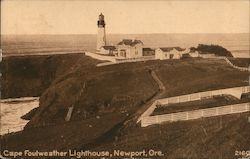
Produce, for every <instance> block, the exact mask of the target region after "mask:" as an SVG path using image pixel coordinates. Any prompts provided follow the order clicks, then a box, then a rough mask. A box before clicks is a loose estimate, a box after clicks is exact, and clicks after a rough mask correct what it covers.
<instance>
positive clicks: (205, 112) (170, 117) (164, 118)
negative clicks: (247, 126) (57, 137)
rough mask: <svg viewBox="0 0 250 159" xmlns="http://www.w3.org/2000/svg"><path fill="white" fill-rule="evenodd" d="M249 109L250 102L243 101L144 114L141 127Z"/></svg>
mask: <svg viewBox="0 0 250 159" xmlns="http://www.w3.org/2000/svg"><path fill="white" fill-rule="evenodd" d="M247 111H250V103H241V104H234V105H227V106H221V107H214V108H207V109H199V110H194V111H185V112H179V113H171V114H164V115H155V116H144V117H142V119H141V127H146V126H149V125H153V124H160V123H163V122H173V121H180V120H192V119H198V118H202V117H212V116H219V115H226V114H234V113H242V112H247Z"/></svg>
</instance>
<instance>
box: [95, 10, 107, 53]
mask: <svg viewBox="0 0 250 159" xmlns="http://www.w3.org/2000/svg"><path fill="white" fill-rule="evenodd" d="M97 27H98V31H97V32H98V33H97V43H96V44H97V45H96V50H97V51H99V50H100V48H101V47H102V46H105V45H106V32H105V21H104V15H103V14H102V13H101V14H100V15H99V20H98V21H97Z"/></svg>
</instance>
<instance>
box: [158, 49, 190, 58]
mask: <svg viewBox="0 0 250 159" xmlns="http://www.w3.org/2000/svg"><path fill="white" fill-rule="evenodd" d="M187 52H189V50H187V49H183V48H180V47H162V48H158V49H156V50H155V59H160V60H165V59H180V58H181V57H182V55H183V54H185V53H187Z"/></svg>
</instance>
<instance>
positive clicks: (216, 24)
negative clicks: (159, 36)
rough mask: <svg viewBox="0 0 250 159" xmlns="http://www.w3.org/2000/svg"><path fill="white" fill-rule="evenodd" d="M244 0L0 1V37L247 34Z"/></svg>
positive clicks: (247, 13)
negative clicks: (101, 25) (102, 31)
mask: <svg viewBox="0 0 250 159" xmlns="http://www.w3.org/2000/svg"><path fill="white" fill-rule="evenodd" d="M249 7H250V6H249V1H248V0H220V1H215V0H212V1H211V0H200V1H198V0H183V1H180V0H168V1H164V0H154V1H153V0H134V1H132V0H127V1H126V0H116V1H115V0H109V1H108V0H104V1H100V0H95V1H90V0H89V1H88V0H82V1H80V0H61V1H59V0H1V34H96V33H97V18H98V15H99V14H100V13H101V12H102V13H103V14H104V16H105V21H106V32H107V33H108V34H145V33H249Z"/></svg>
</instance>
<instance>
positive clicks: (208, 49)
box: [190, 44, 233, 57]
mask: <svg viewBox="0 0 250 159" xmlns="http://www.w3.org/2000/svg"><path fill="white" fill-rule="evenodd" d="M190 51H198V52H199V53H201V54H215V55H217V56H226V57H233V55H232V53H231V52H230V51H228V50H227V49H225V48H224V47H222V46H219V45H205V44H199V45H198V47H197V48H195V47H191V48H190Z"/></svg>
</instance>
